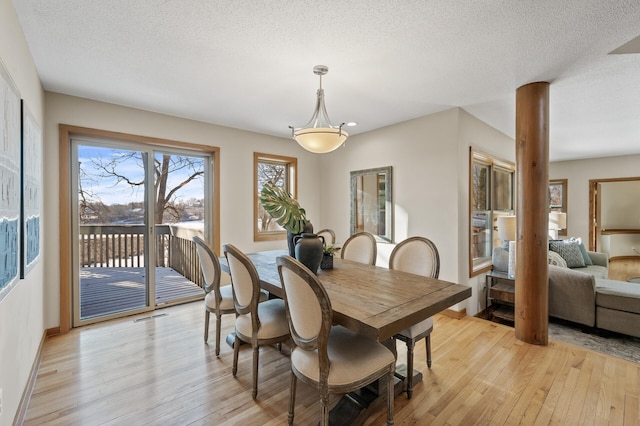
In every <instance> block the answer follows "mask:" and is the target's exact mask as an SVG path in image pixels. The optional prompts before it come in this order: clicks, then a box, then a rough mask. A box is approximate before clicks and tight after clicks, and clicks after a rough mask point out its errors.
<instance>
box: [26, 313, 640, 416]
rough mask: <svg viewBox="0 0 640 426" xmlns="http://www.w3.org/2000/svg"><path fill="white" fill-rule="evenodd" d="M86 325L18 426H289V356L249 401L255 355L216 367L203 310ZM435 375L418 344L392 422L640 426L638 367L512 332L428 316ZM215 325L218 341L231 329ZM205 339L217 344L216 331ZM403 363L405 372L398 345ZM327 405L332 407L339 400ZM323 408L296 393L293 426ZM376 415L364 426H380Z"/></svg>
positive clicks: (304, 390) (226, 356) (267, 354)
mask: <svg viewBox="0 0 640 426" xmlns="http://www.w3.org/2000/svg"><path fill="white" fill-rule="evenodd" d="M158 312H162V313H168V315H167V316H163V317H156V318H152V319H148V320H146V321H140V322H134V320H135V319H137V318H145V317H148V316H149V314H146V315H138V316H132V317H129V318H122V319H118V320H113V321H108V322H105V323H100V324H92V325H90V326H86V327H83V328H80V329H74V330H72V331H71V332H70V333H68V334H65V335H61V336H54V337H50V338H48V339H47V340H46V342H45V344H44V347H43V350H42V356H43V358H42V362H41V366H40V370H39V371H38V374H37V380H36V383H35V387H34V392H33V395H32V397H31V400H30V403H29V406H28V409H27V412H26V416H25V423H24V424H25V425H41V424H51V425H69V424H109V425H111V424H112V425H116V424H117V425H122V424H125V425H134V424H135V425H168V424H171V425H173V424H180V425H182V424H184V425H190V424H193V425H210V424H231V425H235V424H257V425H261V426H262V425H281V424H286V421H287V410H288V401H289V379H290V371H289V368H290V366H289V357H288V347H286V346H285V348H284V350H283V353H280V352H278V351H277V350H276V349H275V348H274V347H265V348H262V349H261V352H260V372H259V384H258V399H257V400H256V401H254V400H253V399H252V398H251V350H250V348H249V347H246V348H242V349H241V351H240V358H239V364H238V375H237V377H236V378H234V377H233V376H232V375H231V364H232V357H233V351H232V349H231V348H230V347H229V346H227V345H226V344H224V343H223V344H222V345H221V351H220V356H219V357H216V356H215V345H214V344H213V341H211V338H210V344H209V345H206V344H204V342H203V339H202V333H203V326H204V324H203V323H204V310H203V307H202V302H195V303H189V304H185V305H179V306H173V307H171V308H166V309H163V310H161V311H158ZM434 322H435V324H434V330H433V332H432V335H431V340H432V358H433V365H432V368H431V369H428V368H427V366H426V362H425V358H426V355H425V349H424V343H422V342H420V344H418V345H417V347H416V351H415V359H414V366H415V368H416V369H417V370H419V371H420V372H421V373H422V374H423V376H424V380H423V382H421V383H418V384H417V385H416V386H415V387H414V393H413V398H412V399H411V400H408V399H406V394H404V393H403V394H401V395H399V396H398V397H397V398H396V400H395V423H396V424H398V425H424V424H443V425H444V424H446V425H453V424H460V425H467V424H478V425H503V424H540V425H546V424H561V425H565V424H580V425H583V424H620V425H622V424H632V425H633V424H640V414H639V412H638V411H639V410H640V408H639V404H638V401H639V400H640V389H639V388H638V384H639V383H640V364H636V363H632V362H629V361H625V360H622V359H618V358H613V357H610V356H607V355H603V354H600V353H597V352H593V351H589V350H587V349H583V348H580V347H577V346H572V345H569V344H565V343H562V342H557V341H553V340H552V341H551V342H550V344H549V345H548V346H546V347H542V346H535V345H529V344H525V343H523V342H521V341H518V340H517V339H515V336H514V332H513V329H512V328H510V327H507V326H503V325H501V324H496V323H491V322H488V321H484V320H481V319H478V318H471V317H465V318H463V319H460V320H457V319H453V318H450V317H446V316H443V315H437V316H435V317H434ZM233 324H234V318H233V316H232V315H227V316H223V318H222V336H226V334H227V333H229V332H231V331H232V330H233ZM210 332H211V333H212V335H213V333H215V322H214V321H212V324H211V330H210ZM397 347H398V359H399V361H400V362H402V363H404V360H405V357H406V349H405V345H404V344H402V343H399V344H398V345H397ZM333 401H336V399H335V398H334V399H333ZM319 412H320V408H319V397H318V393H317V391H316V390H315V389H313V388H312V387H310V386H308V385H306V384H304V383H302V382H298V392H297V395H296V413H295V424H297V425H306V424H316V422H317V420H318V418H319ZM385 420H386V410H385V409H384V408H383V409H381V410H380V411H379V412H377V413H376V414H375V415H374V416H372V417H371V418H370V419H368V420H367V421H366V423H365V424H367V425H382V424H385Z"/></svg>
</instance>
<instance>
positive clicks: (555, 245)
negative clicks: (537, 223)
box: [549, 240, 585, 268]
mask: <svg viewBox="0 0 640 426" xmlns="http://www.w3.org/2000/svg"><path fill="white" fill-rule="evenodd" d="M549 250H551V251H555V252H556V253H558V254H559V255H560V256H561V257H562V258H563V259H564V260H565V262H567V266H568V267H569V268H583V267H584V266H585V264H584V258H583V257H582V252H581V251H580V247H579V246H578V243H576V242H575V241H558V240H554V241H549Z"/></svg>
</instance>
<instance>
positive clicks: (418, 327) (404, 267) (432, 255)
mask: <svg viewBox="0 0 640 426" xmlns="http://www.w3.org/2000/svg"><path fill="white" fill-rule="evenodd" d="M389 269H395V270H398V271H403V272H409V273H411V274H416V275H422V276H425V277H429V278H438V275H439V274H440V255H439V254H438V249H437V247H436V246H435V244H433V242H432V241H431V240H429V239H427V238H424V237H410V238H407V239H406V240H404V241H402V242H400V243H399V244H398V245H396V246H395V248H394V249H393V251H392V252H391V256H390V257H389ZM431 331H433V318H427V319H426V320H423V321H421V322H419V323H418V324H415V325H412V326H411V327H409V328H407V329H404V330H402V331H401V332H400V333H398V334H396V336H395V337H396V338H397V339H399V340H402V341H403V342H406V344H407V378H406V380H407V382H406V388H407V398H409V399H411V396H412V395H413V350H414V347H415V344H416V342H417V341H419V340H420V339H425V345H426V351H427V367H428V368H431Z"/></svg>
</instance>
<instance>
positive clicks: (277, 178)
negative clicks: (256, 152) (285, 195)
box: [256, 162, 287, 231]
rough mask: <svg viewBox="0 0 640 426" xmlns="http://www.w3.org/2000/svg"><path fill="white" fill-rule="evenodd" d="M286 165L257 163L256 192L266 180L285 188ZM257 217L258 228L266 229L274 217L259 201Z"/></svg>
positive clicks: (260, 189)
mask: <svg viewBox="0 0 640 426" xmlns="http://www.w3.org/2000/svg"><path fill="white" fill-rule="evenodd" d="M286 179H287V167H286V166H285V165H283V164H278V163H268V162H260V163H258V194H256V196H257V197H259V196H260V192H261V191H262V187H263V186H264V185H265V184H266V183H267V182H273V183H274V184H275V185H276V186H279V187H285V189H286V186H285V184H286ZM258 219H259V220H260V224H261V225H260V230H261V231H267V230H269V227H270V226H271V222H272V221H274V219H273V218H272V217H271V215H270V214H269V213H267V211H266V210H265V209H264V207H263V206H262V204H261V203H258Z"/></svg>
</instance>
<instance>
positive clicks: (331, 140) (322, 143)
mask: <svg viewBox="0 0 640 426" xmlns="http://www.w3.org/2000/svg"><path fill="white" fill-rule="evenodd" d="M347 136H349V134H348V133H347V132H345V131H344V130H342V129H336V128H333V127H309V128H306V129H300V130H296V131H295V132H294V134H293V138H294V139H295V140H296V142H298V143H299V144H300V146H301V147H303V148H304V149H306V150H307V151H311V152H315V153H316V154H326V153H327V152H331V151H334V150H336V149H338V148H339V147H340V146H341V145H342V144H343V143H344V141H345V140H346V139H347Z"/></svg>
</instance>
